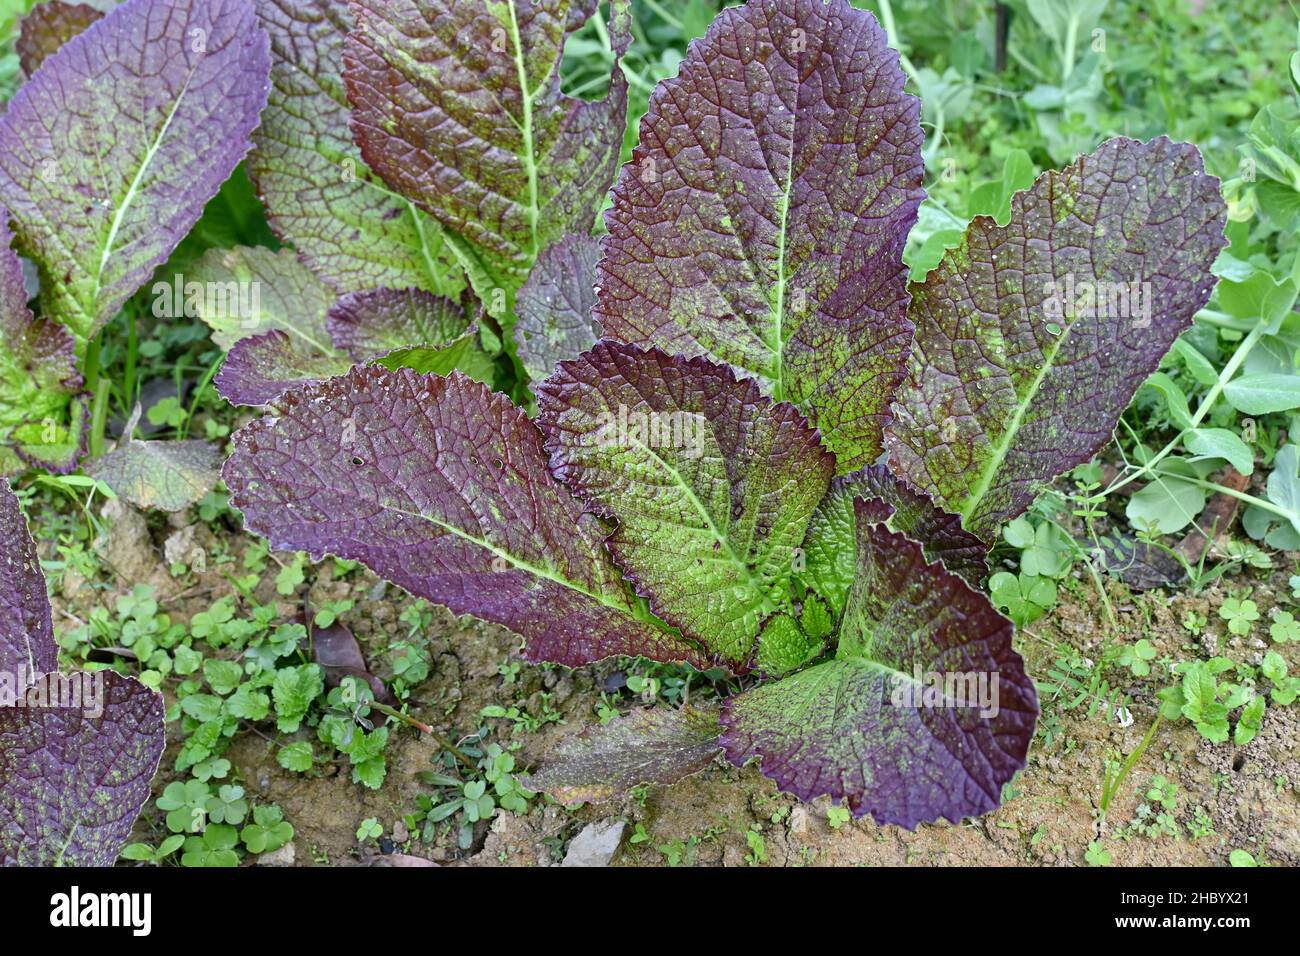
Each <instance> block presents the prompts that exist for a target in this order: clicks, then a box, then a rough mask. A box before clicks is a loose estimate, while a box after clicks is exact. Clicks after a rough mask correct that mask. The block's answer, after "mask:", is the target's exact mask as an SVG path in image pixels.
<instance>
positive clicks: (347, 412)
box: [225, 366, 712, 667]
mask: <svg viewBox="0 0 1300 956" xmlns="http://www.w3.org/2000/svg"><path fill="white" fill-rule="evenodd" d="M225 479H226V484H227V485H228V486H229V487H230V489H231V492H232V499H231V500H232V503H233V504H234V505H235V507H237V508H239V509H240V510H241V511H242V512H243V513H244V520H245V523H246V524H247V526H248V528H249V529H250V530H252V531H255V532H256V533H258V534H261V535H264V536H265V537H266V538H268V539H269V540H270V541H271V543H272V546H273V547H276V548H288V549H290V550H302V551H309V552H311V553H312V554H315V555H321V554H324V553H326V552H328V553H332V554H335V555H338V556H339V557H343V558H347V559H349V560H355V561H360V562H362V563H363V564H365V565H366V566H367V567H369V568H371V569H372V570H374V571H375V572H376V573H377V574H381V575H383V576H384V577H387V578H388V579H389V580H391V581H393V582H394V583H396V584H398V585H400V586H401V587H404V588H406V589H407V590H408V591H410V592H411V593H412V594H415V595H418V596H420V597H424V598H426V599H428V600H430V601H434V602H437V603H439V604H444V605H446V606H447V607H449V608H451V609H452V610H453V611H454V612H456V613H457V614H473V615H475V616H476V617H480V618H482V619H484V620H487V621H493V622H495V623H498V624H501V625H503V626H505V627H508V628H510V629H511V630H513V631H515V632H516V633H518V634H520V635H521V636H522V637H523V638H524V640H525V644H524V654H525V656H526V657H528V658H529V659H530V660H539V661H553V662H556V663H561V664H568V665H570V666H577V665H579V664H585V663H588V662H590V661H593V660H599V659H601V658H604V657H609V656H612V655H616V654H625V655H631V656H644V657H649V658H652V659H655V660H663V661H686V662H688V663H692V664H695V665H696V666H702V667H708V666H710V665H711V663H712V662H711V656H710V655H708V654H706V653H704V652H702V651H701V650H699V649H698V648H697V647H695V646H693V645H692V644H690V643H688V642H687V641H685V640H683V639H681V638H679V637H677V636H675V635H673V634H672V633H671V632H670V631H669V630H668V629H667V628H665V627H663V626H662V625H661V624H658V623H657V622H655V621H653V619H651V618H650V616H649V614H647V613H645V612H644V611H643V610H642V609H640V608H638V607H637V603H636V602H635V601H634V600H633V598H632V596H631V595H630V594H629V593H628V591H627V589H626V587H625V585H624V582H623V581H622V579H621V577H620V576H619V573H618V571H617V569H616V568H615V567H614V565H613V563H612V562H611V561H610V559H609V556H608V554H607V553H606V552H605V549H604V547H603V544H602V539H603V537H604V534H605V532H606V530H607V529H606V528H605V526H604V525H603V524H601V522H600V521H599V520H597V519H596V518H595V516H594V515H589V514H584V512H583V509H582V507H581V506H580V505H579V503H578V502H577V500H576V499H574V498H573V497H572V496H571V495H570V494H569V493H568V491H566V490H565V488H564V487H563V486H562V485H560V484H559V483H558V482H557V481H556V480H555V479H554V478H553V477H551V474H550V472H549V471H548V470H547V463H546V454H545V452H544V451H543V449H542V438H541V433H540V432H539V431H538V430H537V427H536V425H534V424H533V423H532V422H531V421H530V420H529V419H528V416H527V414H526V413H525V412H524V411H523V410H522V409H519V408H516V407H515V406H513V405H511V404H510V402H509V400H508V399H506V397H505V396H503V395H500V394H494V393H492V392H490V391H489V390H488V388H487V387H486V386H485V385H482V384H479V383H477V382H473V381H471V380H470V379H468V378H466V377H464V376H463V375H461V374H459V373H452V374H451V375H450V376H448V377H446V378H442V377H439V376H436V375H424V376H422V375H418V374H416V373H414V372H412V371H411V370H409V369H401V370H398V371H390V370H388V369H385V368H382V367H380V366H365V367H359V368H355V369H353V370H352V371H351V372H349V373H348V374H347V375H346V376H343V377H340V378H335V379H332V380H330V381H327V382H322V383H319V384H316V385H310V386H306V387H304V388H300V389H296V390H294V391H290V392H288V393H286V394H285V395H283V396H281V398H280V399H279V400H278V401H277V402H276V404H275V405H274V407H273V414H272V415H271V416H268V417H264V418H262V419H260V420H259V421H257V422H254V423H253V424H251V425H249V426H247V427H245V428H243V429H241V430H240V431H239V433H238V434H237V435H236V438H235V453H234V455H233V456H232V457H231V458H230V460H229V461H228V462H227V463H226V467H225Z"/></svg>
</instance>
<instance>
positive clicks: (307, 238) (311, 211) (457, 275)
mask: <svg viewBox="0 0 1300 956" xmlns="http://www.w3.org/2000/svg"><path fill="white" fill-rule="evenodd" d="M257 15H258V17H259V18H260V20H261V23H262V27H263V28H264V29H265V30H266V32H267V33H268V34H269V35H270V37H271V93H270V98H269V100H268V102H267V105H266V109H265V110H263V112H262V124H261V126H260V127H259V128H258V130H257V132H256V133H255V134H254V135H253V143H254V147H253V151H252V153H250V154H249V157H248V171H249V174H250V176H251V177H252V179H253V181H254V182H255V183H256V184H257V189H258V193H259V195H260V196H261V197H262V201H263V202H264V203H265V204H266V210H267V217H268V219H269V220H270V223H271V227H272V228H273V229H274V230H275V232H276V234H277V235H279V236H280V237H281V238H282V239H285V240H286V241H288V242H291V243H293V245H294V247H295V248H297V250H298V251H299V253H301V255H302V257H303V259H304V260H305V261H306V263H307V264H308V265H309V266H310V267H311V268H312V270H313V271H314V272H315V273H316V274H317V275H319V276H320V277H321V278H322V279H323V280H325V281H326V282H327V283H329V285H331V286H332V287H334V288H335V289H337V290H338V291H339V292H351V291H356V290H360V289H371V288H375V287H377V286H391V287H393V288H399V289H400V288H406V287H408V286H415V287H418V288H422V289H426V290H428V291H430V292H437V293H440V294H443V295H456V294H457V293H458V292H459V291H460V290H461V289H462V288H464V285H465V280H464V274H463V272H462V270H461V268H460V266H459V265H458V264H457V263H456V260H455V257H454V256H453V255H452V254H451V252H450V250H449V249H448V248H447V246H446V243H445V242H444V240H443V237H442V229H441V227H440V226H439V225H438V223H437V221H436V220H434V219H433V218H432V217H430V216H429V215H428V214H427V213H425V212H423V211H421V210H420V209H418V208H417V207H416V206H415V204H414V203H412V202H411V201H410V200H409V199H405V198H403V197H401V196H396V195H394V194H393V192H392V190H390V189H389V188H388V187H387V186H386V185H385V184H384V182H383V180H381V179H380V178H379V177H378V176H376V175H375V174H374V173H373V172H371V171H370V170H369V169H368V168H367V167H366V165H365V163H364V162H363V161H362V159H361V151H360V150H359V149H358V148H357V147H356V145H355V144H354V143H353V142H352V131H351V129H350V128H349V118H350V116H351V109H350V107H349V106H348V99H347V90H346V89H345V87H344V84H343V41H344V39H345V38H346V36H347V34H348V31H349V30H351V29H352V14H351V12H350V11H349V10H348V4H347V0H258V3H257Z"/></svg>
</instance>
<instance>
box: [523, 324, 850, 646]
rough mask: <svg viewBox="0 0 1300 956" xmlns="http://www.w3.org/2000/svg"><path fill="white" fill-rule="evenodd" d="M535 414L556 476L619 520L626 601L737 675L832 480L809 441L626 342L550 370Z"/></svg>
mask: <svg viewBox="0 0 1300 956" xmlns="http://www.w3.org/2000/svg"><path fill="white" fill-rule="evenodd" d="M537 404H538V408H539V409H540V415H539V416H538V424H539V425H540V426H541V428H542V431H543V432H544V433H545V434H546V447H547V450H548V451H549V452H550V453H551V468H552V470H553V471H554V472H555V476H556V477H557V478H558V479H559V480H560V481H562V482H564V483H566V484H567V485H569V486H570V487H571V488H572V489H573V490H574V492H576V493H577V494H578V495H579V496H580V497H581V498H583V499H584V500H585V501H587V502H588V503H589V505H590V506H591V507H592V508H593V509H594V510H595V511H596V512H597V513H599V514H602V515H604V516H605V517H608V518H613V519H616V520H617V522H618V528H617V529H616V530H615V531H614V532H613V534H611V535H610V536H609V539H608V547H609V550H610V553H611V554H613V556H614V559H615V561H617V562H618V564H619V566H620V567H621V568H623V570H624V573H626V574H627V576H628V578H629V579H630V580H631V581H633V582H634V583H635V585H636V588H637V592H638V593H639V594H641V595H643V596H645V597H646V598H648V599H649V601H650V607H651V609H652V610H653V611H654V612H655V613H656V614H658V615H659V616H660V617H662V618H663V619H664V620H666V621H668V622H669V623H670V624H673V625H675V626H677V627H680V628H681V629H682V632H683V633H684V634H685V635H686V636H687V637H690V638H693V639H694V640H696V641H698V642H700V643H701V644H703V645H704V646H706V647H708V648H709V649H710V650H712V651H714V652H715V653H717V654H718V655H719V656H720V657H721V658H722V659H723V660H725V661H727V662H728V663H729V664H730V665H731V666H732V667H733V668H735V669H741V668H744V667H746V666H747V665H748V664H749V661H750V659H751V657H752V655H753V651H754V643H755V638H756V637H757V636H758V632H759V629H760V628H761V626H762V623H763V621H764V620H766V619H767V618H768V617H770V616H771V615H772V614H773V613H775V612H776V611H777V610H779V609H780V607H781V602H782V600H783V598H784V597H786V596H788V593H789V587H788V582H789V579H790V575H791V572H792V569H793V560H794V557H795V552H796V549H797V548H798V546H799V545H800V544H801V543H802V541H803V537H804V531H805V530H806V528H807V527H808V519H809V518H810V517H811V515H812V513H813V510H814V509H815V508H816V507H817V503H818V502H819V501H820V500H821V499H822V496H823V495H824V494H825V493H826V489H827V487H828V486H829V484H830V480H831V476H832V475H833V474H834V472H835V456H833V455H832V454H830V453H829V452H827V451H826V450H825V449H824V448H822V446H821V443H820V441H819V440H818V435H817V432H816V431H815V430H814V429H812V428H810V427H809V426H808V423H807V421H806V420H805V419H804V417H803V416H802V415H801V414H800V413H799V412H798V410H797V409H795V407H794V406H793V405H790V404H788V403H784V402H782V403H775V402H773V401H772V400H771V399H769V398H766V397H764V396H763V395H762V393H761V392H760V391H759V388H758V385H757V384H756V383H755V382H754V381H753V380H752V379H738V378H737V377H736V374H735V372H734V371H733V370H732V369H731V368H730V367H729V366H726V365H718V364H716V363H713V362H710V361H709V360H708V359H705V358H694V359H687V358H683V357H682V356H680V355H678V356H668V355H666V354H665V353H663V352H661V351H659V350H658V349H649V350H647V349H643V348H641V347H640V346H635V345H628V344H626V343H623V342H608V341H605V342H599V343H597V344H596V346H595V347H594V348H593V349H592V350H591V351H590V352H586V353H584V354H583V355H582V356H580V357H579V358H577V359H574V360H572V361H568V362H561V363H560V364H559V367H558V368H557V369H556V370H555V374H554V375H552V376H551V377H550V378H548V379H547V380H546V381H544V382H542V383H541V384H539V385H538V386H537Z"/></svg>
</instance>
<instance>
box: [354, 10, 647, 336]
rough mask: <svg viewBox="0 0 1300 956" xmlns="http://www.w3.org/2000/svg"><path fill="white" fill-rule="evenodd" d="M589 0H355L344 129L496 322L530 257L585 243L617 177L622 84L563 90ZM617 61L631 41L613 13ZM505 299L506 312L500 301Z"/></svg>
mask: <svg viewBox="0 0 1300 956" xmlns="http://www.w3.org/2000/svg"><path fill="white" fill-rule="evenodd" d="M597 6H598V5H597V3H596V2H595V0H548V2H545V3H533V2H527V0H504V2H502V0H454V2H453V0H383V2H380V0H354V2H353V3H352V7H351V10H352V14H353V16H354V18H355V22H356V26H355V28H354V29H353V30H352V31H351V32H350V33H349V34H348V37H347V41H346V44H345V46H344V63H345V66H344V71H343V75H344V79H345V80H346V82H347V89H348V96H349V99H350V101H351V103H352V106H353V113H352V132H353V136H354V138H355V140H356V142H357V143H358V145H359V146H360V147H361V154H362V157H363V158H364V159H365V161H366V163H367V164H369V166H370V168H372V169H373V170H375V171H376V172H377V173H379V175H381V176H382V177H383V178H384V180H385V181H386V182H387V183H388V184H389V185H390V186H391V187H392V189H393V190H394V191H396V192H397V193H398V194H400V195H402V196H404V197H406V198H407V199H409V200H411V201H412V202H414V203H415V204H416V205H418V206H419V207H420V208H422V209H424V210H426V211H427V212H429V213H430V214H431V215H432V216H434V217H435V218H436V219H437V220H438V221H439V222H440V223H441V224H442V225H443V227H444V229H445V230H446V237H447V240H448V241H449V242H450V243H451V245H452V248H453V250H454V251H455V252H456V254H457V256H458V257H459V259H460V261H461V263H462V265H464V266H465V267H466V270H467V272H468V274H469V277H470V280H471V281H472V282H473V283H474V286H475V289H476V291H477V292H478V293H479V297H480V298H481V299H482V300H483V301H484V304H485V305H486V306H488V308H489V309H491V310H492V313H493V315H497V316H498V317H501V316H502V315H503V314H504V313H505V312H507V311H508V307H509V305H510V304H511V303H510V301H509V300H510V299H511V298H512V297H513V294H514V292H515V290H517V289H518V287H519V286H520V285H521V284H522V283H523V281H524V279H525V278H526V277H527V275H528V272H529V270H530V269H531V268H532V265H533V262H534V260H535V259H536V258H537V255H538V253H540V252H541V251H542V250H543V249H545V248H546V247H547V246H548V245H550V244H551V243H552V242H554V241H555V240H557V239H559V238H560V237H561V236H563V235H564V234H565V233H568V232H581V233H588V232H590V231H591V229H592V227H593V226H594V224H595V221H596V213H597V211H598V210H599V208H600V204H601V202H602V200H603V198H604V195H605V191H606V190H607V189H608V188H609V184H610V182H611V181H612V179H613V176H614V165H615V163H616V162H617V159H618V151H619V147H620V137H619V131H620V130H622V129H623V126H624V122H625V118H626V111H627V82H626V80H625V79H624V78H623V74H622V72H621V70H619V69H617V68H615V70H614V72H613V77H612V78H611V80H610V91H609V94H608V96H607V97H606V98H605V99H604V100H600V101H596V102H586V101H583V100H576V99H571V98H570V97H568V96H565V95H564V94H562V93H561V92H560V73H559V66H560V59H561V57H562V55H563V52H564V41H565V38H566V37H567V36H568V35H569V34H570V33H571V32H573V31H574V30H576V29H577V28H578V27H579V26H581V25H582V24H583V23H584V22H585V21H586V20H587V19H588V18H589V17H590V16H592V15H593V14H594V13H596V8H597ZM612 7H613V10H612V13H613V20H614V22H613V24H612V29H611V31H610V33H611V35H612V37H613V40H614V44H615V50H614V52H615V53H616V54H617V53H620V52H622V49H623V48H624V47H625V45H626V43H627V42H628V35H627V30H628V25H629V19H630V14H629V12H628V7H627V3H626V0H615V2H614V3H613V4H612ZM501 292H504V293H506V301H505V302H497V301H495V300H496V299H497V298H498V295H499V293H501Z"/></svg>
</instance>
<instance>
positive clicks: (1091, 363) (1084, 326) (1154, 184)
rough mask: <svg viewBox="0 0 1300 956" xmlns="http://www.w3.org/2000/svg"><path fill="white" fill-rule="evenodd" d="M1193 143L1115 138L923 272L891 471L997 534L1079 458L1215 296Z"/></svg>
mask: <svg viewBox="0 0 1300 956" xmlns="http://www.w3.org/2000/svg"><path fill="white" fill-rule="evenodd" d="M1225 216H1226V213H1225V207H1224V203H1223V200H1222V199H1221V198H1220V196H1219V187H1218V180H1217V179H1215V178H1214V177H1213V176H1208V175H1206V174H1205V173H1204V171H1203V166H1202V162H1201V157H1200V153H1199V152H1197V150H1196V148H1195V147H1194V146H1189V145H1186V144H1177V143H1172V142H1170V141H1169V140H1168V139H1166V138H1164V137H1160V138H1157V139H1153V140H1151V141H1150V142H1147V143H1140V142H1137V141H1135V140H1131V139H1123V138H1121V139H1114V140H1111V141H1110V142H1108V143H1106V144H1104V145H1103V146H1102V147H1101V148H1100V149H1098V150H1097V151H1096V152H1095V153H1092V154H1090V155H1088V156H1083V157H1080V158H1079V159H1078V160H1077V161H1076V162H1074V163H1073V164H1071V165H1069V166H1066V167H1065V168H1064V169H1062V170H1060V171H1059V172H1057V171H1051V172H1047V173H1045V174H1043V175H1042V176H1040V177H1039V178H1038V180H1037V181H1036V182H1035V183H1034V185H1033V187H1032V188H1031V189H1029V190H1028V191H1026V192H1023V193H1020V194H1018V195H1017V196H1015V198H1014V199H1013V201H1012V211H1011V219H1010V222H1009V223H1008V224H1007V225H1006V226H999V225H997V223H996V222H995V221H994V220H992V219H990V218H988V217H984V216H980V217H976V219H975V220H974V221H973V222H972V223H971V224H970V227H969V228H968V229H967V231H966V235H965V238H964V240H963V241H962V244H961V245H960V246H958V247H957V248H955V249H952V250H949V252H948V253H947V254H946V255H945V257H944V259H943V261H942V262H941V263H940V265H939V267H938V268H936V269H935V270H934V271H933V272H931V273H930V274H929V276H927V277H926V279H925V281H923V282H917V283H913V285H912V287H911V291H912V306H911V309H910V312H909V314H910V315H911V318H912V320H913V322H915V323H916V346H915V348H914V349H913V352H912V358H911V363H910V366H909V369H908V377H907V381H906V382H905V383H904V385H903V387H902V389H901V391H900V392H899V394H898V397H897V399H896V401H895V405H894V412H895V419H894V422H893V424H892V425H891V426H890V432H889V436H888V445H889V454H890V463H891V465H892V467H893V469H894V471H895V472H896V473H897V474H899V475H900V476H902V477H903V478H905V479H906V480H907V481H908V482H910V483H911V484H912V485H914V486H915V487H917V488H918V489H920V490H921V491H924V492H926V493H927V494H929V495H931V496H932V497H933V498H934V500H935V502H936V503H937V504H938V505H939V506H940V507H942V508H944V509H946V510H949V511H952V512H955V513H957V514H959V515H960V516H961V518H962V522H963V524H964V525H965V527H966V528H967V529H968V530H970V531H972V532H973V533H975V534H976V535H978V536H979V537H980V538H981V539H983V540H985V541H992V540H993V539H994V538H995V536H996V533H997V527H998V526H999V525H1000V524H1001V523H1002V522H1004V521H1007V520H1009V519H1010V518H1014V517H1015V516H1016V515H1018V514H1021V513H1022V512H1024V510H1025V509H1026V508H1027V507H1028V506H1029V504H1030V502H1031V501H1032V499H1033V496H1034V494H1035V492H1036V490H1037V488H1038V486H1039V485H1040V484H1041V483H1042V482H1044V481H1048V480H1050V479H1052V478H1054V477H1056V476H1057V475H1059V474H1061V473H1062V472H1065V471H1067V470H1069V469H1070V468H1072V467H1074V466H1075V465H1078V464H1081V463H1082V462H1085V461H1087V460H1088V459H1090V458H1091V457H1092V455H1093V454H1094V453H1095V452H1096V451H1097V450H1098V449H1099V448H1100V447H1101V446H1102V445H1103V444H1104V443H1105V442H1106V441H1107V440H1108V439H1109V438H1110V435H1111V432H1112V430H1113V429H1114V427H1115V423H1116V422H1117V421H1118V419H1119V415H1120V413H1121V412H1122V411H1123V410H1124V408H1125V407H1126V406H1127V405H1128V403H1129V401H1130V400H1131V399H1132V397H1133V394H1134V392H1135V391H1136V390H1137V388H1138V386H1140V385H1141V384H1142V383H1143V382H1144V381H1145V380H1146V379H1147V377H1148V376H1149V375H1150V374H1151V373H1152V372H1153V371H1154V370H1155V368H1156V365H1157V364H1158V363H1159V361H1160V359H1161V357H1162V356H1163V355H1164V354H1165V353H1166V352H1167V351H1168V350H1169V348H1170V346H1171V345H1172V343H1173V342H1174V340H1175V339H1176V338H1177V337H1178V335H1179V334H1180V333H1181V332H1183V331H1184V330H1185V329H1186V328H1187V327H1188V325H1189V324H1190V322H1191V319H1192V316H1193V314H1195V313H1196V311H1197V310H1198V309H1200V308H1201V307H1202V306H1203V305H1204V304H1205V303H1206V301H1207V300H1208V298H1209V295H1210V290H1211V288H1212V286H1213V283H1214V279H1213V277H1212V275H1211V273H1210V266H1211V264H1212V263H1213V262H1214V259H1215V257H1216V256H1217V255H1218V252H1219V250H1220V249H1221V248H1222V247H1223V245H1224V238H1223V227H1224V222H1225Z"/></svg>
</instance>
